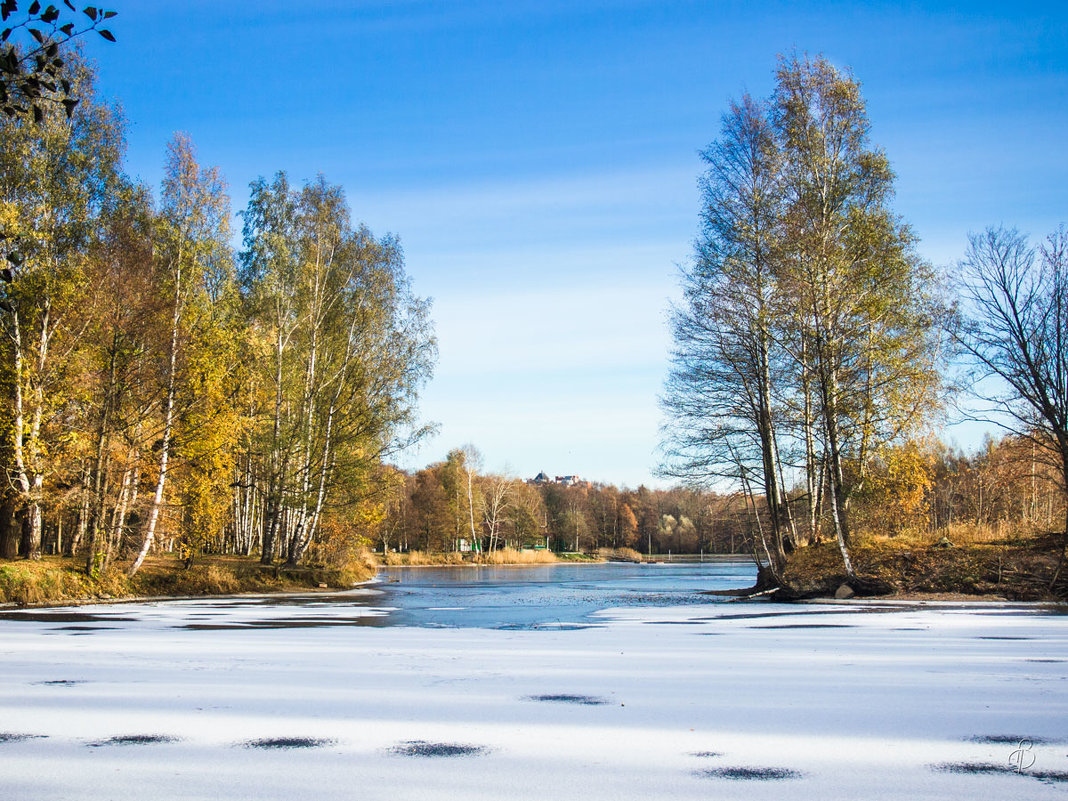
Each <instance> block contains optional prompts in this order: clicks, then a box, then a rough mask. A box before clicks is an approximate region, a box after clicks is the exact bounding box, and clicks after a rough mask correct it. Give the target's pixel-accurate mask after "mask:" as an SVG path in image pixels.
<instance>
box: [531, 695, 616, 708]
mask: <svg viewBox="0 0 1068 801" xmlns="http://www.w3.org/2000/svg"><path fill="white" fill-rule="evenodd" d="M523 700H524V701H549V702H550V703H556V704H579V705H580V706H605V705H606V704H608V703H609V701H608V699H607V698H598V697H597V696H596V695H572V694H570V693H547V694H545V695H528V696H526V697H525V698H524V699H523Z"/></svg>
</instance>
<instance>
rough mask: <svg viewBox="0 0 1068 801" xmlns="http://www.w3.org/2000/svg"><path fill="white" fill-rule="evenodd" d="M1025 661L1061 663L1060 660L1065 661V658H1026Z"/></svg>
mask: <svg viewBox="0 0 1068 801" xmlns="http://www.w3.org/2000/svg"><path fill="white" fill-rule="evenodd" d="M1024 661H1025V662H1049V663H1060V662H1063V661H1064V660H1063V659H1025V660H1024Z"/></svg>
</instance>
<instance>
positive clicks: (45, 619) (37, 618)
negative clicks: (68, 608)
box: [0, 612, 137, 623]
mask: <svg viewBox="0 0 1068 801" xmlns="http://www.w3.org/2000/svg"><path fill="white" fill-rule="evenodd" d="M0 620H17V621H21V622H24V623H130V622H133V621H136V620H137V618H136V617H125V616H121V615H99V614H94V613H92V612H0Z"/></svg>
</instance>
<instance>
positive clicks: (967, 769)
mask: <svg viewBox="0 0 1068 801" xmlns="http://www.w3.org/2000/svg"><path fill="white" fill-rule="evenodd" d="M928 767H930V769H931V770H933V771H936V772H937V773H961V774H965V775H969V776H983V775H987V774H993V773H1016V769H1015V768H1012V767H1010V766H1009V765H1007V764H1006V765H995V764H993V763H990V762H940V763H938V764H937V765H929V766H928Z"/></svg>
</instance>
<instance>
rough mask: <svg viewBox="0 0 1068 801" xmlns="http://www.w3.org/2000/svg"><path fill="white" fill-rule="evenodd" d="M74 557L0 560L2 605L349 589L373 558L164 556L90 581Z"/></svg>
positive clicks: (365, 575)
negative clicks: (322, 561)
mask: <svg viewBox="0 0 1068 801" xmlns="http://www.w3.org/2000/svg"><path fill="white" fill-rule="evenodd" d="M81 567H82V566H81V564H80V563H79V562H75V561H74V560H73V559H68V558H63V557H55V556H49V557H45V558H43V559H40V560H37V561H28V560H20V561H0V603H14V604H18V605H32V604H53V603H65V602H71V603H76V602H85V601H99V600H114V599H126V598H129V599H136V598H154V597H160V596H185V595H229V594H234V593H243V592H293V591H299V590H306V589H322V588H324V587H326V588H333V589H348V588H350V587H352V586H353V585H354V584H356V583H358V582H360V581H366V580H367V579H369V578H371V577H372V576H373V575H374V571H375V568H376V565H375V563H374V561H373V559H370V558H364V559H361V560H360V561H358V562H356V563H354V564H352V565H349V566H347V567H346V568H344V569H334V568H325V567H297V568H285V567H280V566H279V567H274V566H264V565H261V564H259V562H258V561H257V560H256V559H253V558H246V557H240V556H204V557H201V558H200V559H199V560H198V561H197V563H195V564H194V565H193V566H192V567H190V568H186V567H185V566H184V565H183V564H182V563H181V562H180V561H179V560H177V559H175V558H172V557H169V556H166V555H163V556H158V557H152V558H150V559H148V560H146V561H145V564H144V566H143V567H142V569H141V571H140V572H139V573H138V574H137V575H136V576H135V577H133V578H130V577H128V576H127V575H126V574H125V573H124V572H122V571H121V570H113V571H110V572H109V573H107V574H105V575H103V576H101V577H99V578H97V579H91V578H89V577H88V576H87V575H85V573H84V571H82V569H81Z"/></svg>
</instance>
